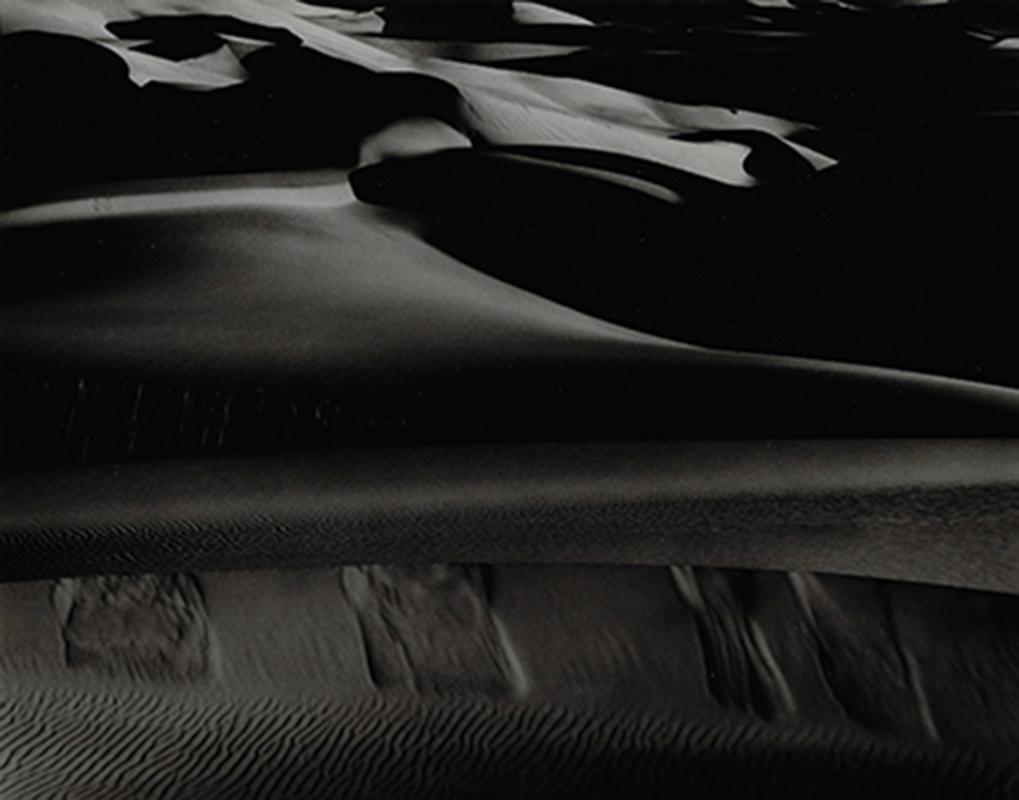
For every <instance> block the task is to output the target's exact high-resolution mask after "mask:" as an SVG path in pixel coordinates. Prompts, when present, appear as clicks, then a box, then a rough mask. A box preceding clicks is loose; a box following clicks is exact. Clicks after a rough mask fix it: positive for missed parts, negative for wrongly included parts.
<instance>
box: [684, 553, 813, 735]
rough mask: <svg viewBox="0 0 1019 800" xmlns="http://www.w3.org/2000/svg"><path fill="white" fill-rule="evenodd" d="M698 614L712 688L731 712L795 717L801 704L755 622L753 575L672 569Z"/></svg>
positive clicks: (687, 599)
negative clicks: (797, 703)
mask: <svg viewBox="0 0 1019 800" xmlns="http://www.w3.org/2000/svg"><path fill="white" fill-rule="evenodd" d="M671 571H672V577H673V580H674V581H675V584H676V588H677V589H678V590H679V593H680V595H681V596H682V597H683V599H684V600H685V601H686V602H687V603H688V604H689V605H690V608H691V609H692V610H693V613H694V618H695V619H696V625H697V636H698V640H699V642H700V646H701V653H702V655H703V658H704V666H705V672H706V674H707V682H708V688H709V690H710V692H711V695H712V696H713V697H714V698H715V699H716V700H717V701H718V703H719V704H720V705H721V706H723V707H726V708H734V709H736V710H739V711H742V712H745V713H750V714H753V715H754V716H757V717H760V718H761V719H763V720H769V719H773V718H775V717H781V716H792V715H794V714H795V713H796V702H795V700H794V699H793V694H792V691H791V689H790V687H789V685H788V683H787V682H786V678H785V676H784V675H783V674H782V670H781V669H780V667H779V666H778V664H777V663H776V661H775V657H774V655H773V654H772V652H771V647H770V645H769V643H768V639H767V636H766V635H765V633H764V631H763V630H762V628H761V626H760V625H759V623H758V622H757V621H756V620H755V619H754V613H753V612H754V607H753V606H754V589H755V587H754V580H755V577H756V576H755V575H754V573H749V572H737V571H727V570H709V569H695V568H694V567H672V568H671Z"/></svg>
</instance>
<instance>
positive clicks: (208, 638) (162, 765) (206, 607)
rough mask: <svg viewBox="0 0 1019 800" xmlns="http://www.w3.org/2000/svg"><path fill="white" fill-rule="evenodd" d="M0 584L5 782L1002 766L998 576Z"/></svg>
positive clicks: (342, 573) (360, 572)
mask: <svg viewBox="0 0 1019 800" xmlns="http://www.w3.org/2000/svg"><path fill="white" fill-rule="evenodd" d="M0 597H2V603H3V608H4V625H3V635H2V637H0V675H2V678H3V680H2V683H0V686H2V688H0V707H2V708H3V711H4V713H3V714H2V715H0V720H2V721H0V746H2V748H3V750H4V751H5V752H6V753H8V754H9V757H8V758H7V759H6V760H5V761H4V762H3V766H0V790H2V791H3V792H4V794H5V796H9V797H18V798H35V797H46V796H48V795H47V792H49V791H51V790H53V789H54V788H55V787H60V790H62V791H66V792H69V793H71V794H72V795H74V796H97V797H98V796H103V797H137V796H146V797H148V796H160V797H181V798H183V797H192V798H206V797H209V798H211V797H278V798H284V797H285V798H311V797H320V796H323V794H329V795H330V796H331V795H334V794H337V793H340V794H342V793H354V794H356V795H357V796H359V797H412V796H413V797H432V796H434V797H447V796H455V797H468V796H473V795H474V794H475V793H476V792H478V791H482V790H483V791H484V792H485V793H486V794H492V795H493V796H497V797H503V796H506V797H510V796H519V793H521V792H523V793H525V794H528V795H530V796H541V797H544V796H550V794H551V793H553V792H558V791H565V790H566V788H567V787H569V788H571V789H574V790H578V789H579V790H581V791H583V792H584V793H585V794H588V793H589V794H590V796H603V797H623V796H634V794H635V793H636V794H637V795H639V796H646V797H659V796H661V797H665V796H674V795H675V793H676V792H681V793H682V794H684V796H692V797H705V798H707V797H713V796H717V793H718V792H722V791H737V792H738V793H739V794H740V796H747V797H762V798H764V797H788V798H796V797H803V796H804V793H807V792H810V791H813V790H818V791H821V790H823V791H824V792H825V793H826V795H827V796H832V797H847V798H848V797H855V796H860V794H861V793H868V794H870V796H873V793H875V792H881V793H882V794H885V793H888V792H894V793H895V794H896V796H901V797H917V798H919V797H946V798H947V797H958V796H960V793H963V794H965V795H966V796H970V797H988V798H991V797H1007V796H1009V795H1008V792H1009V791H1010V787H1011V788H1013V789H1014V787H1015V784H1014V781H1015V779H1016V776H1017V773H1016V772H1015V767H1016V765H1015V763H1014V759H1013V757H1012V756H1013V755H1014V751H1015V748H1016V746H1017V745H1019V728H1017V727H1016V719H1015V717H1014V714H1012V709H1013V708H1014V701H1015V700H1016V699H1017V698H1019V650H1017V649H1016V647H1015V643H1016V641H1019V639H1017V636H1016V634H1017V633H1019V631H1017V630H1016V624H1015V620H1016V608H1015V599H1014V598H1012V597H1009V596H1005V595H994V594H984V593H977V592H964V591H959V590H949V589H936V588H933V587H925V586H919V585H909V584H900V583H894V582H881V581H873V580H862V579H845V578H834V577H830V576H823V575H818V574H813V573H777V572H746V571H733V570H713V569H703V568H692V567H671V568H670V567H613V566H565V565H564V566H551V565H549V566H537V565H532V566H528V565H516V566H498V565H495V566H476V565H438V564H437V565H401V566H384V565H370V566H362V567H357V566H354V567H344V568H342V569H316V570H305V571H297V572H285V571H264V572H247V573H197V574H177V575H166V576H156V575H138V576H119V577H114V576H108V577H93V578H87V579H74V580H60V581H56V582H53V583H48V582H34V583H32V582H30V583H22V584H5V585H2V586H0ZM252 603H254V607H252ZM949 643H950V646H946V645H949ZM196 659H197V660H196ZM989 682H993V685H994V686H995V691H994V692H993V693H988V692H987V691H986V687H987V686H988V685H989Z"/></svg>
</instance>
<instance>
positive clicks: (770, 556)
mask: <svg viewBox="0 0 1019 800" xmlns="http://www.w3.org/2000/svg"><path fill="white" fill-rule="evenodd" d="M1017 476H1019V444H1017V443H1016V442H1015V441H1008V440H1006V441H971V442H963V441H940V442H939V441H895V440H889V441H853V442H825V441H809V442H808V441H782V442H733V443H721V442H718V443H711V442H707V443H705V442H700V443H695V442H690V443H673V444H652V443H640V444H624V443H617V444H589V445H580V444H577V445H566V444H560V445H533V446H530V445H521V446H494V445H493V446H484V447H461V448H452V447H451V448H442V447H410V448H398V447H391V448H376V449H374V450H348V451H346V452H343V453H339V454H335V455H328V456H321V457H312V458H293V457H291V458H285V457H280V458H273V459H268V460H258V459H236V460H231V459H218V460H199V461H196V460H179V461H177V460H175V461H171V462H153V463H149V464H134V465H111V466H106V467H103V466H96V467H92V468H85V469H78V470H65V471H50V472H41V473H35V474H32V473H27V474H24V475H21V476H12V477H11V478H10V479H8V480H5V483H4V499H3V512H2V517H3V522H2V533H0V578H2V579H4V580H26V579H33V578H44V577H59V576H65V575H82V574H101V573H104V572H147V571H168V570H169V571H173V570H182V569H183V570H191V569H226V568H230V569H236V568H242V567H243V568H255V567H266V566H279V565H288V566H308V565H314V564H326V563H332V564H344V563H345V564H350V563H363V562H389V561H401V562H408V561H420V560H422V559H423V560H426V561H435V560H439V561H452V562H460V561H472V562H476V561H481V562H489V561H498V562H507V563H521V562H524V563H527V562H536V561H551V562H582V563H634V564H639V563H643V564H661V563H692V564H701V565H714V566H727V567H747V568H766V569H787V570H821V571H826V572H834V573H839V574H848V575H860V576H869V577H881V578H890V579H897V580H906V581H916V582H923V583H933V584H942V585H948V586H959V587H970V588H978V589H987V590H994V591H1004V592H1016V591H1019V480H1017Z"/></svg>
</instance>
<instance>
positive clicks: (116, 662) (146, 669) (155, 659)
mask: <svg viewBox="0 0 1019 800" xmlns="http://www.w3.org/2000/svg"><path fill="white" fill-rule="evenodd" d="M53 608H54V611H55V612H56V615H57V619H58V621H59V624H60V635H61V638H62V640H63V645H64V660H65V662H66V664H67V666H69V667H71V668H74V669H78V668H84V669H89V670H94V671H96V672H100V673H106V674H108V675H110V676H114V677H124V678H131V679H164V680H183V681H187V680H194V679H196V678H199V677H201V676H202V675H204V674H205V672H206V669H207V667H208V650H209V640H208V625H207V621H206V618H205V610H204V607H203V603H202V594H201V591H200V589H199V586H198V582H197V581H196V580H195V579H194V578H193V577H191V576H189V575H182V574H178V575H165V576H163V575H137V576H100V577H88V578H65V579H62V580H60V581H58V582H57V583H56V585H55V586H54V587H53Z"/></svg>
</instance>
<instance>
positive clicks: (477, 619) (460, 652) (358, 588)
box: [340, 564, 519, 696]
mask: <svg viewBox="0 0 1019 800" xmlns="http://www.w3.org/2000/svg"><path fill="white" fill-rule="evenodd" d="M340 579H341V582H342V585H343V588H344V591H345V592H346V594H347V596H348V598H349V599H350V602H351V604H352V605H353V606H354V608H355V609H356V613H357V617H358V621H359V624H360V630H361V635H362V637H363V639H364V645H365V649H366V652H367V657H368V664H369V668H370V670H371V674H372V679H373V680H374V682H375V684H376V685H377V686H379V687H380V688H389V687H402V688H407V689H412V690H415V691H419V692H426V693H429V692H436V693H451V692H459V693H463V692H466V693H481V694H485V695H490V696H499V695H503V694H507V693H509V692H512V691H514V689H515V688H519V687H515V686H514V684H515V683H516V682H517V681H519V677H515V676H514V672H515V670H514V668H513V665H512V663H511V660H512V657H511V656H510V655H508V654H507V653H506V652H505V651H504V645H503V636H502V635H501V634H500V632H499V630H498V628H497V627H496V624H495V622H494V620H493V618H492V614H491V610H490V607H489V602H488V598H487V591H486V588H485V578H484V575H483V570H482V568H481V567H477V566H458V565H445V564H433V565H429V566H421V567H417V566H366V567H346V568H344V569H343V570H342V572H341V578H340Z"/></svg>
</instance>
